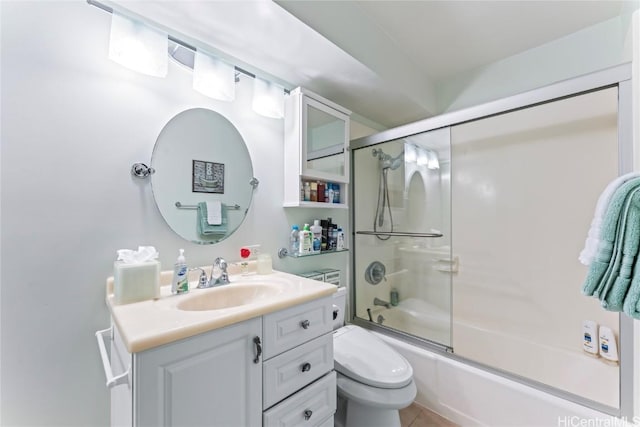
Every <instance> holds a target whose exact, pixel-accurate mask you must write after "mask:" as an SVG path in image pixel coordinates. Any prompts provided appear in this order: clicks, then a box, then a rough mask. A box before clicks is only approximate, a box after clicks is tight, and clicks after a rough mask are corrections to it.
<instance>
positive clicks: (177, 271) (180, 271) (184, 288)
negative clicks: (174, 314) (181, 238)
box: [171, 249, 189, 294]
mask: <svg viewBox="0 0 640 427" xmlns="http://www.w3.org/2000/svg"><path fill="white" fill-rule="evenodd" d="M187 271H188V270H187V261H186V259H185V257H184V249H180V255H178V259H177V260H176V264H175V266H174V268H173V280H172V281H171V293H172V294H183V293H186V292H189V281H188V279H187Z"/></svg>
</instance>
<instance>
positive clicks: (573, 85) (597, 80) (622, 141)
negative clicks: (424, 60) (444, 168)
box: [347, 63, 640, 419]
mask: <svg viewBox="0 0 640 427" xmlns="http://www.w3.org/2000/svg"><path fill="white" fill-rule="evenodd" d="M631 77H632V67H631V64H630V63H627V64H622V65H618V66H615V67H611V68H607V69H604V70H601V71H597V72H593V73H590V74H586V75H583V76H579V77H575V78H572V79H569V80H564V81H561V82H558V83H554V84H551V85H548V86H544V87H541V88H538V89H534V90H531V91H528V92H524V93H521V94H518V95H514V96H510V97H507V98H503V99H499V100H496V101H492V102H488V103H485V104H481V105H478V106H474V107H470V108H466V109H463V110H459V111H454V112H450V113H444V114H442V115H439V116H435V117H432V118H428V119H424V120H420V121H417V122H414V123H410V124H407V125H403V126H399V127H396V128H393V129H389V130H386V131H383V132H380V133H377V134H374V135H370V136H366V137H363V138H359V139H355V140H353V141H351V143H350V145H349V149H350V150H352V151H353V150H357V149H363V148H367V147H370V146H373V145H377V144H381V143H384V142H389V141H393V140H397V139H401V138H406V137H409V136H412V135H416V134H419V133H423V132H428V131H432V130H436V129H440V128H445V127H451V126H455V125H460V124H462V123H466V122H470V121H475V120H479V119H484V118H487V117H491V116H496V115H501V114H504V113H509V112H512V111H517V110H522V109H525V108H530V107H534V106H536V105H540V104H546V103H549V102H554V101H558V100H561V99H564V98H570V97H574V96H578V95H581V94H585V93H589V92H593V91H597V90H601V89H606V88H611V87H617V88H618V174H619V175H623V174H626V173H629V172H631V171H633V155H634V147H633V116H632V114H633V112H632V103H633V102H632V96H633V95H632V83H631ZM638 84H640V82H639V83H638ZM639 143H640V141H639ZM350 157H351V165H350V166H351V167H350V173H351V177H350V178H351V180H350V184H349V185H350V186H351V189H350V191H349V193H350V196H349V198H350V206H352V209H351V212H350V215H349V222H350V227H349V228H350V230H351V239H352V240H351V241H352V242H353V243H352V248H351V251H350V266H351V268H350V269H351V275H350V276H351V277H350V279H351V280H350V284H351V286H349V304H348V305H349V307H348V308H349V312H348V316H347V318H348V320H349V321H350V323H353V324H356V325H359V326H362V327H364V328H366V329H370V330H373V331H376V332H380V333H382V334H386V335H389V336H392V337H395V338H399V339H401V340H403V341H405V342H409V343H411V344H414V345H417V346H418V347H422V348H425V349H428V350H431V351H434V352H436V353H439V354H441V355H443V356H444V357H448V358H451V359H454V360H457V361H459V362H462V363H465V364H468V365H471V366H474V367H476V368H479V369H482V370H484V371H488V372H491V373H493V374H496V375H499V376H502V377H505V378H507V379H511V380H514V381H517V382H519V383H522V384H525V385H528V386H531V387H534V388H536V389H538V390H541V391H543V392H545V393H549V394H551V395H554V396H557V397H560V398H562V399H565V400H568V401H571V402H574V403H577V404H580V405H583V406H586V407H589V408H591V409H595V410H597V411H600V412H603V413H606V414H609V415H613V416H616V417H625V418H627V419H632V418H633V416H634V414H633V412H634V409H635V408H634V405H635V392H636V390H635V388H634V381H635V380H636V378H635V371H636V370H640V361H639V362H638V366H634V364H635V363H636V362H635V361H634V358H633V354H634V321H633V319H632V318H630V317H629V316H626V315H624V316H622V315H620V314H619V315H618V318H619V322H620V336H619V341H620V372H619V384H620V407H619V408H615V407H611V406H608V405H605V404H602V403H600V402H596V401H593V400H590V399H587V398H584V397H582V396H579V395H575V394H573V393H569V392H566V391H563V390H560V389H558V388H555V387H552V386H549V385H547V384H544V383H541V382H538V381H535V380H532V379H529V378H525V377H522V376H520V375H516V374H513V373H510V372H506V371H503V370H500V369H497V368H494V367H492V366H488V365H485V364H482V363H479V362H475V361H473V360H471V359H467V358H464V357H461V356H458V355H456V354H455V353H454V352H453V348H452V347H449V346H446V345H442V344H439V343H435V342H433V341H429V340H427V339H421V338H418V337H415V336H413V335H409V334H406V333H403V332H402V331H398V330H395V329H392V328H389V327H387V326H384V325H378V324H376V323H374V322H368V321H366V320H364V319H360V318H358V317H356V316H355V312H356V310H355V297H356V295H355V280H356V274H357V273H356V271H355V257H356V251H357V248H356V245H355V237H356V235H355V231H356V229H355V203H354V197H355V196H354V194H355V191H354V188H353V187H354V185H355V174H354V172H355V165H354V159H355V156H354V155H351V156H350ZM638 335H639V336H640V333H639V334H638ZM639 340H640V338H639ZM638 356H640V354H639V355H638ZM639 388H640V386H639ZM638 394H640V393H638ZM638 398H639V399H640V396H638ZM637 415H638V416H640V413H639V414H637Z"/></svg>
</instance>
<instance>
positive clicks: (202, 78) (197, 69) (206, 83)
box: [193, 50, 236, 101]
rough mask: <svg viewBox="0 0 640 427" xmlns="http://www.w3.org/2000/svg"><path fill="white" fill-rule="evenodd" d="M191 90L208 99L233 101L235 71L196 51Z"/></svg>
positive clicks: (231, 67) (227, 65)
mask: <svg viewBox="0 0 640 427" xmlns="http://www.w3.org/2000/svg"><path fill="white" fill-rule="evenodd" d="M193 88H194V89H195V90H196V91H198V92H200V93H201V94H203V95H206V96H208V97H210V98H214V99H219V100H221V101H233V100H234V99H235V98H236V70H235V68H234V67H233V65H230V64H227V63H225V62H222V61H221V60H219V59H217V58H214V57H213V56H210V55H208V54H206V53H204V52H201V51H199V50H196V55H195V59H194V62H193Z"/></svg>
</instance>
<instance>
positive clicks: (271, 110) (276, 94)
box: [252, 76, 284, 119]
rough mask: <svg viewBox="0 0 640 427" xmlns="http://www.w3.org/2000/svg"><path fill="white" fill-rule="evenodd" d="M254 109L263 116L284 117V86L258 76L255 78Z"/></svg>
mask: <svg viewBox="0 0 640 427" xmlns="http://www.w3.org/2000/svg"><path fill="white" fill-rule="evenodd" d="M252 106H253V111H255V112H256V113H258V114H260V115H261V116H265V117H271V118H274V119H281V118H283V117H284V88H283V87H282V86H279V85H277V84H275V83H273V82H270V81H267V80H264V79H262V78H260V77H258V76H255V77H254V79H253V102H252Z"/></svg>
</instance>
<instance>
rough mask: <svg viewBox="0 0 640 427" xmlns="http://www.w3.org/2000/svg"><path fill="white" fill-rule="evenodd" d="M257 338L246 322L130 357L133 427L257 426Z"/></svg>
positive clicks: (254, 326) (257, 327)
mask: <svg viewBox="0 0 640 427" xmlns="http://www.w3.org/2000/svg"><path fill="white" fill-rule="evenodd" d="M261 336H262V319H261V318H258V319H251V320H248V321H245V322H242V323H239V324H236V325H232V326H228V327H226V328H223V329H219V330H215V331H211V332H207V333H204V334H201V335H198V336H195V337H191V338H187V339H184V340H180V341H176V342H174V343H171V344H167V345H164V346H161V347H157V348H154V349H151V350H148V351H144V352H142V353H138V354H136V355H135V358H134V374H135V379H134V384H135V390H134V399H135V401H134V408H135V410H136V413H135V416H134V417H135V422H136V425H138V426H154V427H155V426H181V427H186V426H210V427H215V426H219V427H230V426H243V427H245V426H246V427H250V426H260V425H261V421H262V420H261V418H262V356H260V357H258V358H256V356H257V353H258V351H257V345H256V343H255V342H254V339H255V338H256V337H258V338H260V339H261Z"/></svg>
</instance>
